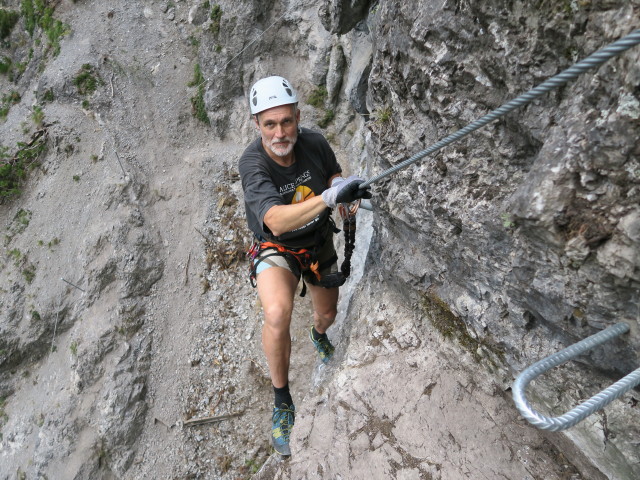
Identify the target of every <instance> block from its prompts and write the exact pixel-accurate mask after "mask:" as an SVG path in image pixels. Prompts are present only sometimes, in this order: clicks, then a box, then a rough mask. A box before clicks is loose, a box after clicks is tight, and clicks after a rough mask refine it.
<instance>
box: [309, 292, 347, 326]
mask: <svg viewBox="0 0 640 480" xmlns="http://www.w3.org/2000/svg"><path fill="white" fill-rule="evenodd" d="M307 286H308V287H309V291H310V292H311V300H312V302H313V326H314V327H315V329H316V332H318V333H320V334H323V333H326V332H327V329H328V328H329V327H330V326H331V325H333V322H334V321H335V319H336V315H337V313H338V293H339V290H338V289H337V288H324V287H319V286H316V285H310V284H308V285H307Z"/></svg>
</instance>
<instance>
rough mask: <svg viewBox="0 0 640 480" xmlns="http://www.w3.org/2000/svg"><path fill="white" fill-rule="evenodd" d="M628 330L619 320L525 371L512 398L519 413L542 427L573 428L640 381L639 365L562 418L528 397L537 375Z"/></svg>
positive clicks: (515, 384)
mask: <svg viewBox="0 0 640 480" xmlns="http://www.w3.org/2000/svg"><path fill="white" fill-rule="evenodd" d="M628 331H629V325H628V324H627V323H617V324H615V325H612V326H611V327H608V328H606V329H604V330H602V331H601V332H598V333H596V334H595V335H592V336H590V337H587V338H585V339H584V340H582V341H580V342H578V343H576V344H574V345H571V346H570V347H567V348H565V349H564V350H561V351H559V352H557V353H554V354H553V355H550V356H548V357H547V358H544V359H542V360H540V361H538V362H536V363H534V364H533V365H531V366H530V367H528V368H526V369H525V370H523V371H522V372H521V373H520V375H518V377H517V378H516V380H515V382H514V383H513V386H512V395H513V401H514V403H515V405H516V408H517V409H518V411H519V412H520V414H521V415H522V416H523V417H524V418H525V419H526V420H527V421H528V422H529V423H531V424H533V425H535V426H536V427H538V428H540V429H542V430H551V431H552V432H559V431H561V430H566V429H567V428H570V427H573V426H574V425H576V424H577V423H579V422H581V421H582V420H584V419H585V418H587V417H588V416H589V415H591V414H592V413H594V412H596V411H597V410H600V409H601V408H604V407H605V406H606V405H608V404H609V403H611V402H613V401H614V400H615V399H616V398H618V397H620V396H621V395H623V394H624V393H626V392H628V391H629V390H631V389H632V388H633V387H635V386H636V385H638V384H640V368H638V369H637V370H634V371H633V372H631V373H630V374H628V375H627V376H625V377H624V378H622V379H621V380H618V381H617V382H616V383H614V384H613V385H611V386H609V387H607V388H605V389H604V390H602V391H601V392H600V393H598V394H596V395H594V396H593V397H591V398H590V399H589V400H587V401H586V402H583V403H581V404H580V405H578V406H577V407H575V408H573V409H572V410H570V411H568V412H567V413H565V414H563V415H560V416H559V417H547V416H544V415H542V414H541V413H538V412H537V411H535V410H534V409H533V408H532V407H531V405H530V404H529V402H528V401H527V398H526V396H525V390H526V388H527V385H529V383H530V382H531V381H532V380H534V379H535V378H537V377H539V376H540V375H542V374H543V373H545V372H547V371H548V370H551V369H552V368H553V367H556V366H558V365H561V364H563V363H565V362H567V361H569V360H571V359H573V358H575V357H577V356H578V355H580V354H581V353H583V352H585V351H587V350H591V349H592V348H594V347H596V346H598V345H600V344H602V343H605V342H608V341H609V340H612V339H614V338H615V337H617V336H619V335H622V334H623V333H626V332H628Z"/></svg>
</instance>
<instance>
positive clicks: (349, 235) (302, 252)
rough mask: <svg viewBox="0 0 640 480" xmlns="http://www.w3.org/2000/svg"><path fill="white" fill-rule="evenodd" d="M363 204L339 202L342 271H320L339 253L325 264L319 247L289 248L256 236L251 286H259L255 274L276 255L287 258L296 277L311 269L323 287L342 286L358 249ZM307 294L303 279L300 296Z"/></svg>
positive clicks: (250, 266)
mask: <svg viewBox="0 0 640 480" xmlns="http://www.w3.org/2000/svg"><path fill="white" fill-rule="evenodd" d="M359 206H360V201H356V202H354V203H353V204H340V205H339V206H338V211H339V212H340V216H341V217H342V219H343V232H344V260H343V262H342V265H341V266H340V271H338V272H332V273H327V274H325V275H322V274H321V273H320V272H321V271H322V270H324V269H325V268H327V267H328V266H330V265H331V264H332V263H333V262H335V261H337V260H338V257H337V255H332V256H331V257H329V258H328V259H327V260H325V261H324V262H322V263H319V261H318V253H317V247H314V248H311V249H309V248H288V247H285V246H283V245H280V244H278V243H274V242H269V241H264V240H261V239H256V241H255V242H254V243H253V245H252V246H251V248H250V249H249V251H248V252H247V257H248V258H249V281H250V282H251V286H252V287H254V288H255V287H256V277H257V269H258V265H259V264H260V263H261V262H263V261H265V260H266V259H268V258H269V257H273V256H281V257H284V258H285V260H286V261H287V264H288V265H289V268H290V269H291V272H292V273H293V274H294V275H295V276H296V277H301V278H302V273H304V272H306V271H311V272H312V273H313V275H314V277H315V281H314V282H313V283H314V284H316V285H319V286H321V287H324V288H336V287H341V286H342V285H344V282H346V280H347V278H348V277H349V275H350V274H351V256H352V255H353V250H354V248H355V240H356V212H357V211H358V208H359ZM331 225H332V227H331V228H332V230H333V232H334V233H337V232H339V231H340V230H338V229H337V228H335V225H334V224H333V220H331ZM265 250H271V252H267V253H264V254H263V253H262V252H263V251H265ZM306 293H307V285H306V283H305V281H304V278H303V280H302V291H301V292H300V296H301V297H304V296H305V295H306Z"/></svg>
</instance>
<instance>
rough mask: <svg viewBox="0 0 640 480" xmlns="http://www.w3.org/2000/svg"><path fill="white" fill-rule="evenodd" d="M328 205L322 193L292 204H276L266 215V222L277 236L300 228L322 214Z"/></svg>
mask: <svg viewBox="0 0 640 480" xmlns="http://www.w3.org/2000/svg"><path fill="white" fill-rule="evenodd" d="M326 208H327V205H326V204H325V203H324V201H323V200H322V197H321V196H320V195H317V196H315V197H312V198H310V199H309V200H305V201H304V202H301V203H294V204H291V205H274V206H273V207H271V208H270V209H269V210H267V213H266V214H265V216H264V224H265V225H266V226H267V227H269V230H271V233H273V235H275V236H276V237H277V236H279V235H282V234H283V233H286V232H290V231H292V230H295V229H296V228H300V227H302V226H304V225H306V224H307V223H309V222H310V221H311V220H313V219H314V218H316V217H317V216H318V215H320V214H321V213H322V212H323V211H324V210H325V209H326Z"/></svg>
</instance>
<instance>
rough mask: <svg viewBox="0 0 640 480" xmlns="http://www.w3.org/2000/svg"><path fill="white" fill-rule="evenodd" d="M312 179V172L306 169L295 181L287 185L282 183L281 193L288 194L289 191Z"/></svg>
mask: <svg viewBox="0 0 640 480" xmlns="http://www.w3.org/2000/svg"><path fill="white" fill-rule="evenodd" d="M310 179H311V172H310V171H309V170H306V171H305V172H303V173H301V174H300V175H298V176H297V177H296V179H295V181H293V182H291V183H287V184H286V185H282V186H281V187H280V195H286V194H287V193H291V192H294V191H295V190H296V189H297V188H298V187H299V186H300V185H302V184H303V183H305V182H307V181H309V180H310ZM294 203H296V202H294Z"/></svg>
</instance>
